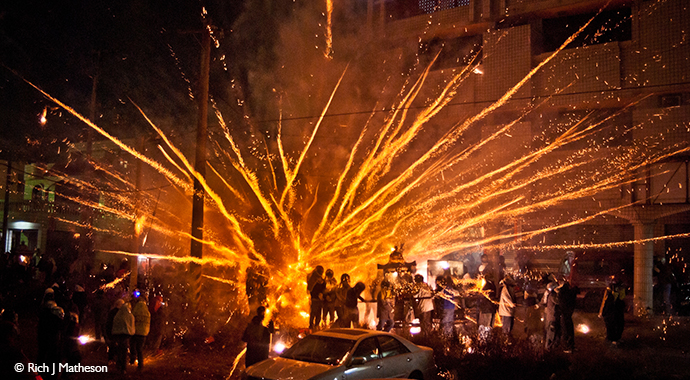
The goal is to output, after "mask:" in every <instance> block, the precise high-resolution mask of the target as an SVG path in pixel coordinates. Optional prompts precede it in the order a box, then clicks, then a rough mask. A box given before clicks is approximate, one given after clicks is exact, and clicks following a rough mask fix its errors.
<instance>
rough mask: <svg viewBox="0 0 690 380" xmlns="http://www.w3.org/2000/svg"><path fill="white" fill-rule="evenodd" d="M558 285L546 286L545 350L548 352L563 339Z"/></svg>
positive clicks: (549, 284)
mask: <svg viewBox="0 0 690 380" xmlns="http://www.w3.org/2000/svg"><path fill="white" fill-rule="evenodd" d="M556 286H557V284H556V283H555V282H550V283H548V284H547V285H546V292H544V299H543V301H542V303H543V304H544V305H546V311H545V312H544V330H545V331H544V348H545V349H546V350H547V351H548V350H551V349H553V348H554V347H556V346H557V345H558V343H559V342H560V338H561V322H560V321H561V308H560V306H559V304H558V293H557V292H556Z"/></svg>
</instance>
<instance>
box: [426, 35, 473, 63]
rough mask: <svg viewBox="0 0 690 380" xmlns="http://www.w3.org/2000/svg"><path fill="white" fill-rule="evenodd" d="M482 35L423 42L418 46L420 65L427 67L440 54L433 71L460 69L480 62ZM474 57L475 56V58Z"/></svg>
mask: <svg viewBox="0 0 690 380" xmlns="http://www.w3.org/2000/svg"><path fill="white" fill-rule="evenodd" d="M481 49H482V35H481V34H479V35H475V36H465V37H458V38H452V39H446V40H442V39H439V38H434V39H432V40H429V41H427V42H423V43H422V44H420V46H419V52H418V55H419V59H420V63H422V64H423V65H427V64H428V63H429V62H431V60H432V59H433V58H434V57H435V56H436V54H438V53H439V51H440V52H441V53H440V54H439V56H438V58H437V59H436V62H435V63H434V67H433V69H434V70H441V69H447V68H453V67H460V66H465V65H468V64H470V62H472V61H473V60H474V62H475V63H479V62H481V59H482V57H481V54H482V50H481ZM475 56H477V57H476V58H475Z"/></svg>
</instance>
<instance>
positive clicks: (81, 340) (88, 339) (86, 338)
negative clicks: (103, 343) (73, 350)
mask: <svg viewBox="0 0 690 380" xmlns="http://www.w3.org/2000/svg"><path fill="white" fill-rule="evenodd" d="M77 340H78V341H79V344H81V345H82V346H83V345H85V344H87V343H90V342H93V341H95V339H94V338H92V337H90V336H88V335H81V336H79V338H77Z"/></svg>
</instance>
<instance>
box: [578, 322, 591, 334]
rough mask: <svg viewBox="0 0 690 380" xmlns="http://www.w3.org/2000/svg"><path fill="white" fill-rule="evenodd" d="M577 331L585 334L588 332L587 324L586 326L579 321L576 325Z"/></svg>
mask: <svg viewBox="0 0 690 380" xmlns="http://www.w3.org/2000/svg"><path fill="white" fill-rule="evenodd" d="M577 331H579V332H581V333H583V334H587V333H589V326H587V325H586V324H584V323H580V324H579V325H577Z"/></svg>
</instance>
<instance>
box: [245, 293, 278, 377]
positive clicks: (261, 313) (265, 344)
mask: <svg viewBox="0 0 690 380" xmlns="http://www.w3.org/2000/svg"><path fill="white" fill-rule="evenodd" d="M265 315H266V308H265V307H263V306H259V307H258V308H257V309H256V315H255V316H254V318H252V321H251V322H249V325H247V328H246V329H245V330H244V334H242V341H244V342H246V343H247V353H246V354H245V358H244V364H245V367H249V366H251V365H252V364H255V363H258V362H260V361H263V360H266V359H268V351H269V349H270V347H269V345H270V343H271V334H273V333H274V332H275V327H274V326H273V321H272V320H271V321H270V322H268V327H266V326H264V325H263V320H264V317H265Z"/></svg>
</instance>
